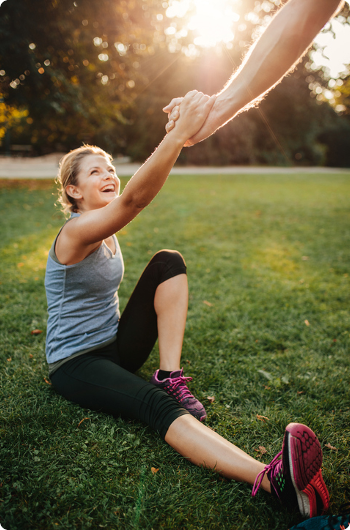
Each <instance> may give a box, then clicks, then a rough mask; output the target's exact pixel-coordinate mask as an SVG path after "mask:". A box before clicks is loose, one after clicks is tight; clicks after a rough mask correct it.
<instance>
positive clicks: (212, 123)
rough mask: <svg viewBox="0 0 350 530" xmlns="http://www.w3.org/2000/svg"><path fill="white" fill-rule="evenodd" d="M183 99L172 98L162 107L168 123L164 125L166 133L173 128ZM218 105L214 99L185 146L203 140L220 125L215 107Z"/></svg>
mask: <svg viewBox="0 0 350 530" xmlns="http://www.w3.org/2000/svg"><path fill="white" fill-rule="evenodd" d="M212 98H215V96H212ZM183 99H184V98H183V97H178V98H173V99H172V100H171V101H170V103H169V104H168V105H167V106H166V107H164V108H163V111H164V112H166V113H167V114H168V123H167V124H166V126H165V130H166V132H167V133H169V132H170V131H171V130H173V129H174V127H175V123H176V121H177V120H178V119H179V117H180V107H181V103H182V101H183ZM218 106H219V102H218V100H217V99H216V100H215V101H214V104H213V106H212V108H211V110H210V113H209V115H208V117H207V119H206V121H205V122H204V124H203V126H202V127H201V129H200V130H199V131H198V132H197V133H196V134H195V135H194V136H192V138H190V139H189V140H187V142H186V143H185V147H190V146H192V145H194V144H196V143H198V142H201V141H203V140H205V139H206V138H208V136H211V135H212V134H213V133H214V132H215V131H216V130H217V129H218V128H219V127H220V126H221V125H222V123H221V121H220V118H219V117H218V116H217V112H216V111H217V109H216V107H218Z"/></svg>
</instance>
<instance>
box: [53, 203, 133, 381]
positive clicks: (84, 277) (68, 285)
mask: <svg viewBox="0 0 350 530" xmlns="http://www.w3.org/2000/svg"><path fill="white" fill-rule="evenodd" d="M79 215H80V214H77V213H72V214H71V217H70V219H68V221H70V220H71V219H73V218H74V217H78V216H79ZM61 230H62V229H61ZM57 237H58V236H57ZM57 237H56V239H55V241H54V242H53V245H52V247H51V249H50V252H49V256H48V260H47V266H46V274H45V289H46V298H47V305H48V313H49V316H48V321H47V335H46V358H47V362H48V363H49V365H52V363H57V361H61V360H62V359H66V358H67V357H70V356H72V355H74V356H75V355H77V354H82V353H86V352H88V351H92V350H94V349H97V348H99V347H101V346H104V345H106V344H109V343H111V342H112V341H113V340H114V339H115V336H116V333H117V329H118V321H119V316H120V314H119V299H118V288H119V285H120V282H121V280H122V278H123V273H124V263H123V257H122V254H121V251H120V247H119V244H118V240H117V238H116V237H115V236H113V237H114V242H115V246H116V252H115V254H113V253H112V251H111V250H110V249H109V247H108V246H107V245H106V243H105V242H104V241H103V242H102V244H101V245H100V246H99V247H98V249H96V250H95V251H94V252H93V253H92V254H90V255H89V256H87V257H86V258H85V259H83V260H82V261H80V262H79V263H75V264H74V265H62V263H60V262H59V261H58V259H57V256H56V253H55V245H56V241H57ZM50 372H52V370H50Z"/></svg>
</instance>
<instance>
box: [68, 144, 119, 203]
mask: <svg viewBox="0 0 350 530" xmlns="http://www.w3.org/2000/svg"><path fill="white" fill-rule="evenodd" d="M72 188H74V190H73V189H68V186H67V188H66V190H67V193H68V194H69V195H72V196H73V197H74V198H75V199H76V201H77V203H78V206H79V211H81V212H85V211H89V210H96V209H97V208H103V206H107V204H109V203H110V202H111V201H113V200H114V199H115V198H116V197H118V195H119V191H120V180H119V179H118V177H117V175H116V172H115V168H114V167H113V166H112V165H111V163H110V161H109V160H108V158H106V157H105V156H103V155H95V154H91V155H86V156H85V157H84V158H83V159H82V161H81V162H80V170H79V173H78V184H77V185H76V186H73V187H72Z"/></svg>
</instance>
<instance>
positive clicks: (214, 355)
mask: <svg viewBox="0 0 350 530" xmlns="http://www.w3.org/2000/svg"><path fill="white" fill-rule="evenodd" d="M349 177H350V174H341V175H339V174H333V175H332V174H329V175H328V174H327V175H324V174H323V175H303V174H300V175H298V176H290V175H274V176H263V175H261V176H259V175H258V176H256V175H255V176H253V175H244V176H240V175H236V176H220V175H213V176H205V177H203V176H191V177H190V176H186V177H179V176H177V177H171V178H170V180H169V181H168V183H167V184H166V186H165V188H164V189H163V191H162V192H161V193H160V195H159V196H158V197H157V198H156V200H154V202H153V203H152V204H151V205H150V206H149V207H148V208H147V209H146V210H145V211H144V212H143V213H142V214H141V215H140V216H139V217H138V218H137V219H136V220H135V221H134V222H133V223H132V224H131V225H130V226H128V227H126V228H125V229H124V230H122V231H121V233H120V234H119V241H120V244H121V247H122V250H123V253H124V258H125V265H126V275H125V279H124V282H123V284H122V286H121V289H120V298H121V306H122V307H124V306H125V303H126V301H127V299H128V296H129V295H130V293H131V291H132V289H133V286H134V284H135V283H136V281H137V279H138V277H139V275H140V273H141V271H142V270H143V268H144V266H145V265H146V263H147V261H148V260H149V258H150V257H151V255H152V254H153V253H154V252H155V251H156V250H158V249H160V248H174V249H178V250H179V251H180V252H181V253H182V254H183V255H184V257H185V260H186V262H187V266H188V277H189V286H190V303H189V312H188V321H187V328H186V335H185V341H184V347H183V365H184V367H185V371H186V375H191V376H193V378H194V380H193V382H192V383H191V389H192V391H193V392H194V394H195V395H196V396H197V397H198V398H200V399H201V400H203V402H204V404H205V406H206V408H207V411H208V420H207V424H208V425H209V426H211V427H212V428H213V429H215V430H216V431H217V432H219V433H220V434H222V435H223V436H225V437H227V438H228V439H229V440H231V441H232V442H233V443H236V444H237V445H238V446H239V447H241V448H242V449H244V450H245V451H247V452H248V453H249V454H251V455H253V456H254V457H259V453H258V452H257V450H258V448H259V446H264V447H265V448H266V450H267V453H266V454H264V455H263V456H260V458H261V460H262V461H264V462H269V461H270V460H271V459H272V457H273V456H274V455H275V453H276V452H277V451H279V450H280V447H281V442H282V438H283V433H284V428H285V426H286V424H287V423H289V422H290V421H298V422H302V423H306V424H309V425H310V427H311V428H312V429H313V430H314V431H316V433H317V434H318V436H319V439H320V442H321V444H322V447H323V449H324V465H323V469H324V477H325V480H326V483H327V485H328V487H329V491H330V496H331V513H336V512H337V510H339V507H340V505H341V504H342V503H343V502H345V501H346V500H349V498H350V477H349V470H350V469H349V468H350V460H349V456H350V450H349V447H350V429H349V421H350V386H349V382H350V377H349V376H350V361H349V343H350V339H349V331H350V310H349V294H350V292H349V291H350V289H349V282H350V215H349V197H350V178H349ZM0 187H1V189H0V194H1V195H0V209H1V212H2V215H1V241H0V263H1V285H0V297H1V309H0V326H1V327H0V332H1V351H0V363H1V371H0V385H1V394H0V422H1V423H0V522H1V524H2V526H3V527H4V528H6V530H23V529H35V530H41V529H62V530H68V529H85V528H107V529H108V530H112V529H151V528H153V529H158V528H164V529H182V528H184V529H205V530H207V529H220V530H222V529H234V530H235V529H237V530H241V529H242V530H243V529H247V530H248V529H252V528H256V529H259V530H260V529H261V530H274V529H279V530H283V529H285V530H287V528H288V527H289V526H291V525H292V524H296V523H297V522H299V521H300V517H299V515H298V514H297V513H294V514H291V513H288V512H286V511H285V510H284V509H282V508H281V507H280V506H279V505H278V504H277V503H276V502H275V501H274V500H273V499H271V498H270V497H269V496H268V495H267V494H266V493H264V492H263V491H260V492H259V495H258V496H257V497H256V498H255V499H252V498H251V497H250V490H251V488H250V487H249V486H248V485H246V484H238V483H234V482H230V481H227V480H224V479H222V478H220V477H219V476H217V475H216V474H215V473H214V472H209V471H206V470H203V469H200V468H196V467H195V466H192V465H191V464H189V463H188V462H187V461H185V460H184V459H183V458H182V457H180V456H179V455H177V454H176V453H175V452H174V451H173V450H172V449H171V448H170V447H168V446H167V445H166V444H165V443H164V442H163V441H162V440H160V439H159V438H158V437H157V436H156V434H154V433H153V432H152V431H151V430H150V429H149V428H148V427H146V426H145V425H143V424H140V423H137V422H132V421H123V420H121V419H119V420H115V419H113V418H111V417H109V416H107V415H105V414H99V413H96V412H91V411H90V410H83V409H81V408H79V407H78V406H76V405H73V404H71V403H69V402H67V401H65V400H64V399H63V398H61V397H60V396H58V395H57V394H56V393H55V391H54V390H53V388H52V386H50V384H48V379H47V367H46V363H45V354H44V351H45V329H46V299H45V292H44V285H43V280H44V273H45V264H46V259H47V252H48V249H49V247H50V245H51V242H52V240H53V238H54V237H55V235H56V233H57V231H58V229H59V227H60V226H61V224H62V216H61V214H60V213H59V212H58V211H57V209H55V207H54V201H55V198H54V196H53V191H54V188H53V186H52V184H51V183H49V182H45V181H43V182H39V181H37V182H32V183H24V184H23V183H22V184H19V183H17V184H13V183H11V182H10V181H9V182H4V181H2V182H1V186H0ZM209 304H210V305H209ZM307 323H308V324H309V325H307ZM33 329H41V330H43V333H42V334H40V335H32V334H31V331H32V330H33ZM156 367H157V350H156V349H155V351H154V352H153V353H152V355H151V357H150V359H149V360H148V362H147V363H146V365H145V366H144V367H143V368H142V370H141V371H140V375H141V377H144V378H146V379H147V378H149V377H150V375H151V374H152V372H153V371H154V370H155V369H156ZM207 396H215V401H214V403H210V402H209V401H208V400H207ZM257 415H260V416H265V417H266V418H268V419H265V420H264V419H259V418H258V416H257ZM82 420H84V421H82ZM327 444H330V446H329V447H327ZM330 447H334V448H336V449H331V448H330ZM152 467H153V468H157V469H159V471H158V472H157V473H155V474H153V473H152V470H151V468H152Z"/></svg>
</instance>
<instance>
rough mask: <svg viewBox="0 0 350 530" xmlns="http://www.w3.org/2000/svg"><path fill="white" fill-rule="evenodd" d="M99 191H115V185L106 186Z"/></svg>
mask: <svg viewBox="0 0 350 530" xmlns="http://www.w3.org/2000/svg"><path fill="white" fill-rule="evenodd" d="M101 191H102V193H114V192H115V187H114V186H108V187H106V188H104V189H103V190H101Z"/></svg>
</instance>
